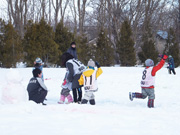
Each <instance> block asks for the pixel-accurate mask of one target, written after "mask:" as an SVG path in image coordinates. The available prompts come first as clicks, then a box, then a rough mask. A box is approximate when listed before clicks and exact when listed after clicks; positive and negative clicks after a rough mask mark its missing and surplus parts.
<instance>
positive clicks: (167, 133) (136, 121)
mask: <svg viewBox="0 0 180 135" xmlns="http://www.w3.org/2000/svg"><path fill="white" fill-rule="evenodd" d="M102 69H103V74H102V75H101V76H100V77H99V78H98V86H99V89H98V92H96V93H95V99H96V105H95V106H91V105H89V104H87V105H80V104H74V103H73V104H69V105H67V104H64V105H61V104H57V102H58V100H59V98H60V91H61V84H62V80H63V78H64V75H65V72H66V70H65V68H44V69H43V73H44V77H45V78H47V80H45V84H46V86H47V87H48V89H49V93H48V96H47V99H48V100H47V101H45V102H46V103H47V104H48V105H47V106H42V105H40V104H36V103H34V102H32V101H24V102H20V103H14V104H7V103H2V100H1V104H0V135H12V134H15V135H109V134H111V135H178V134H179V132H180V102H179V99H180V68H176V69H175V70H176V73H177V74H176V75H170V74H168V72H167V69H166V68H165V67H163V68H162V69H161V70H159V71H158V72H157V74H156V87H155V94H156V99H155V108H152V109H150V108H147V99H144V100H141V99H134V101H130V100H129V97H128V94H129V92H130V91H132V92H135V91H137V92H141V88H140V80H141V76H142V71H143V69H144V68H143V67H102ZM11 70H15V71H16V72H17V71H18V72H19V73H20V74H21V76H22V80H21V84H22V87H23V88H24V90H25V91H26V87H27V84H28V82H29V79H30V78H31V77H32V68H16V69H2V68H0V75H1V78H0V96H1V95H2V91H3V89H4V86H6V85H7V82H8V78H6V77H5V76H6V75H7V74H8V73H9V72H10V71H11ZM14 76H15V75H12V77H14ZM15 77H16V76H15ZM14 90H16V91H18V90H17V88H14ZM19 92H20V91H19ZM18 95H19V94H17V95H16V96H18ZM1 97H2V96H1ZM1 99H2V98H1Z"/></svg>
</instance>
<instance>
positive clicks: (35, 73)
mask: <svg viewBox="0 0 180 135" xmlns="http://www.w3.org/2000/svg"><path fill="white" fill-rule="evenodd" d="M32 72H33V76H34V77H38V75H39V74H41V70H40V69H39V68H35V69H34V70H33V71H32Z"/></svg>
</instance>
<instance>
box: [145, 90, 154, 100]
mask: <svg viewBox="0 0 180 135" xmlns="http://www.w3.org/2000/svg"><path fill="white" fill-rule="evenodd" d="M147 96H148V99H155V94H154V88H142V98H143V99H145V98H146V97H147Z"/></svg>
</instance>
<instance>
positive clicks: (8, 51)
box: [0, 22, 23, 68]
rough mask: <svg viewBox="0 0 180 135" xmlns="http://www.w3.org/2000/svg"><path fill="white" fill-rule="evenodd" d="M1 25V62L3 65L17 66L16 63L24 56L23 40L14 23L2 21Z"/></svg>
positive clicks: (8, 66)
mask: <svg viewBox="0 0 180 135" xmlns="http://www.w3.org/2000/svg"><path fill="white" fill-rule="evenodd" d="M2 24H3V25H2V26H1V30H2V31H1V32H2V35H1V39H0V40H1V56H2V59H1V62H2V66H3V67H7V68H10V67H16V63H17V62H19V61H20V60H21V59H22V58H23V55H22V52H23V50H22V42H21V38H20V36H19V35H18V33H17V32H16V31H15V29H14V27H13V25H12V24H11V23H10V22H9V23H8V24H5V23H2Z"/></svg>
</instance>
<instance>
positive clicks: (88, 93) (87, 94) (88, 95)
mask: <svg viewBox="0 0 180 135" xmlns="http://www.w3.org/2000/svg"><path fill="white" fill-rule="evenodd" d="M93 93H94V92H92V91H86V92H85V94H84V97H83V99H86V100H88V101H89V100H92V99H94V97H95V96H94V94H93Z"/></svg>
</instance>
